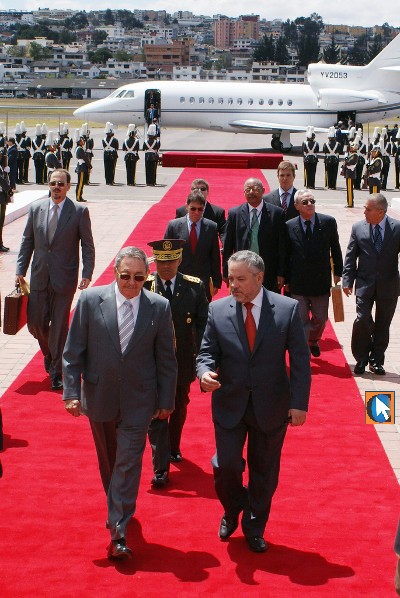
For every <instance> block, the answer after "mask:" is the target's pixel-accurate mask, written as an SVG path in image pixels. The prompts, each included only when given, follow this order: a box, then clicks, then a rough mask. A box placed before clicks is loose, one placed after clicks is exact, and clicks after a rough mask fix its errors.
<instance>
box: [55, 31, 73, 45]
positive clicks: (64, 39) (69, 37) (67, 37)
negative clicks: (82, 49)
mask: <svg viewBox="0 0 400 598" xmlns="http://www.w3.org/2000/svg"><path fill="white" fill-rule="evenodd" d="M58 41H59V43H60V44H71V43H72V42H76V33H75V32H74V31H69V30H68V29H63V30H62V31H60V33H59V37H58Z"/></svg>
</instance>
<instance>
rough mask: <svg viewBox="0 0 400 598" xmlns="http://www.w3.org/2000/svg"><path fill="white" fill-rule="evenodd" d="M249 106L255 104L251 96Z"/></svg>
mask: <svg viewBox="0 0 400 598" xmlns="http://www.w3.org/2000/svg"><path fill="white" fill-rule="evenodd" d="M248 103H249V106H252V105H253V100H252V99H251V98H249V99H248Z"/></svg>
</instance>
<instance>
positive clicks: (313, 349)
mask: <svg viewBox="0 0 400 598" xmlns="http://www.w3.org/2000/svg"><path fill="white" fill-rule="evenodd" d="M310 353H311V355H312V356H313V357H320V355H321V349H320V348H319V344H318V343H313V344H312V345H310Z"/></svg>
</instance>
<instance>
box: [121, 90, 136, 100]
mask: <svg viewBox="0 0 400 598" xmlns="http://www.w3.org/2000/svg"><path fill="white" fill-rule="evenodd" d="M134 97H135V92H134V91H133V89H128V91H127V92H126V94H125V95H124V98H134Z"/></svg>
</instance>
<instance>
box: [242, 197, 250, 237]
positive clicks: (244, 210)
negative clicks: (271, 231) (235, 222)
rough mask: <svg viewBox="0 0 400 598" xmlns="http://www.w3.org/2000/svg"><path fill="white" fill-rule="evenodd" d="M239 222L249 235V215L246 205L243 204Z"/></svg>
mask: <svg viewBox="0 0 400 598" xmlns="http://www.w3.org/2000/svg"><path fill="white" fill-rule="evenodd" d="M240 220H241V221H242V223H243V224H244V226H245V228H246V230H247V232H248V233H249V234H250V213H249V208H248V204H247V203H244V204H243V205H242V206H241V208H240Z"/></svg>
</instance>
